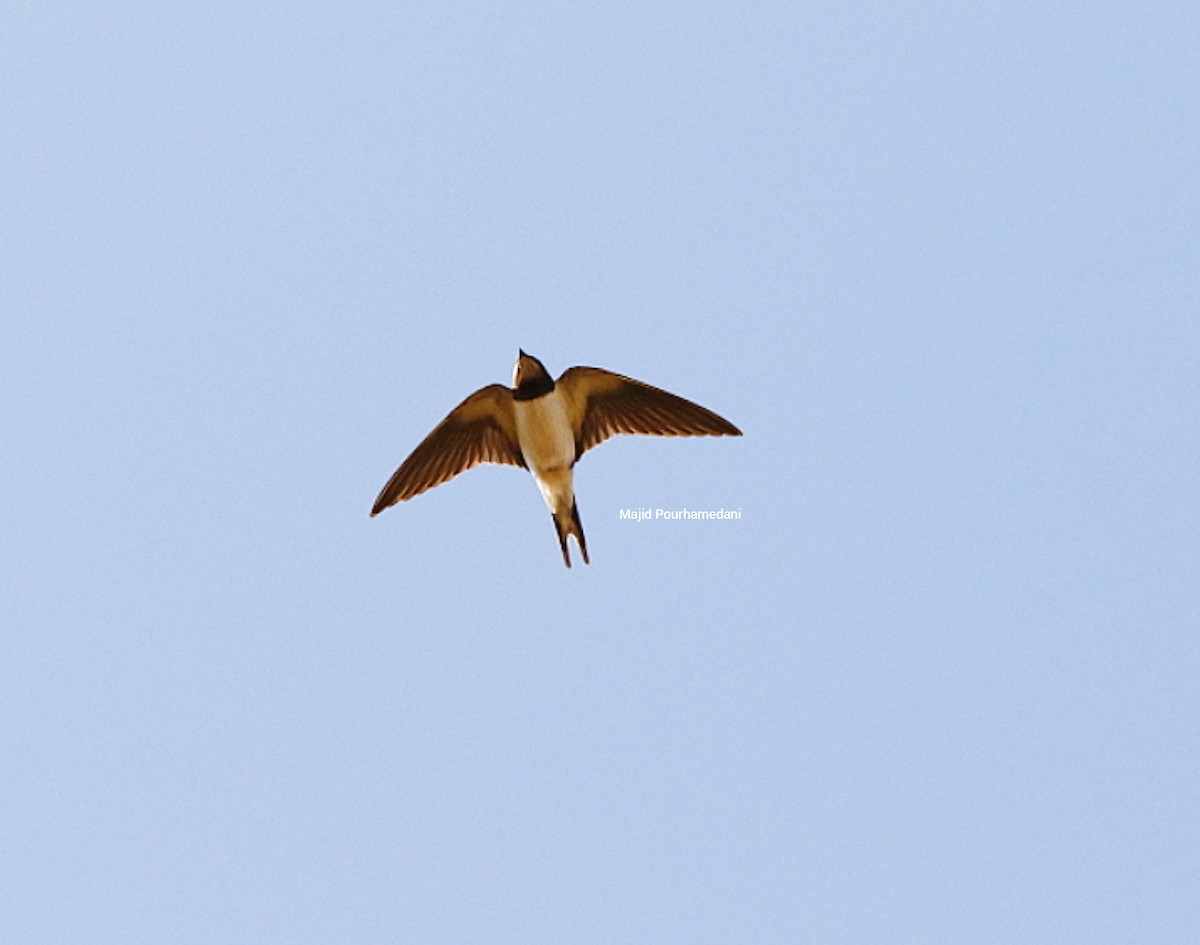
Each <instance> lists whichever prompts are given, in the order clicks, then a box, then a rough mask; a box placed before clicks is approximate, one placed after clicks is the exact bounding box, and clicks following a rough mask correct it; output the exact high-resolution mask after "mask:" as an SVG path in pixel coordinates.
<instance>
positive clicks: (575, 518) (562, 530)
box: [550, 502, 591, 568]
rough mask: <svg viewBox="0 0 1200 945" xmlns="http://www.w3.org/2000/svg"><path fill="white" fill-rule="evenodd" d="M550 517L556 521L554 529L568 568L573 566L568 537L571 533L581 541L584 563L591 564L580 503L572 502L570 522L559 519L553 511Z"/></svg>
mask: <svg viewBox="0 0 1200 945" xmlns="http://www.w3.org/2000/svg"><path fill="white" fill-rule="evenodd" d="M550 518H551V520H552V521H553V522H554V531H555V533H556V534H557V535H558V545H559V547H560V548H562V556H563V564H565V565H566V566H567V567H568V568H569V567H570V566H571V552H570V551H568V550H567V538H568V537H569V536H571V535H574V536H575V540H576V541H577V542H579V550H580V551H581V552H583V563H584V564H590V563H591V562H589V561H588V553H587V541H586V540H585V539H584V537H583V524H582V523H581V522H580V521H579V505H578V504H577V503H575V502H572V503H571V520H570V521H569V522H568V521H565V520H561V519H559V517H558V516H557V515H555V514H553V513H551V514H550Z"/></svg>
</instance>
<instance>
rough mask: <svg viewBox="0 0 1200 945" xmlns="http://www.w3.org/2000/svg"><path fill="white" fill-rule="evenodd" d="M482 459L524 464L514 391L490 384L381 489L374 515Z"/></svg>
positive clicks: (427, 439) (458, 409)
mask: <svg viewBox="0 0 1200 945" xmlns="http://www.w3.org/2000/svg"><path fill="white" fill-rule="evenodd" d="M480 463H504V464H507V465H510V466H520V467H522V468H524V467H525V459H524V458H523V457H522V456H521V447H520V446H519V445H518V443H517V424H516V420H515V419H514V416H513V400H512V391H511V390H509V389H508V388H507V387H505V386H504V385H502V384H489V385H488V386H487V387H484V388H482V389H481V390H477V391H475V393H473V394H472V395H471V396H470V397H468V398H467V399H466V400H464V401H463V402H462V403H461V404H459V405H458V406H457V407H455V408H454V409H453V410H452V411H450V414H449V416H447V417H446V419H445V420H443V421H442V422H441V423H439V424H438V425H437V426H436V427H435V428H434V430H433V432H432V433H430V434H429V436H427V437H425V439H424V440H422V441H421V444H420V445H419V446H418V447H417V448H416V449H415V450H413V451H412V455H411V456H409V457H408V459H406V460H405V461H404V462H403V463H402V464H401V466H400V468H399V469H397V470H396V472H395V474H394V475H393V476H392V478H391V479H389V480H388V484H387V485H386V486H384V487H383V491H382V492H380V493H379V498H378V499H376V500H375V506H374V507H373V508H372V509H371V514H372V515H378V514H379V513H380V512H382V511H383V510H384V509H386V508H388V506H391V505H395V504H396V503H397V502H402V501H404V500H405V499H411V498H412V497H413V496H415V495H420V494H421V493H422V492H424V491H425V490H426V489H432V488H433V487H434V486H440V485H441V484H442V483H443V482H447V481H449V480H450V479H453V478H454V477H455V476H457V475H458V474H459V473H461V472H466V471H467V470H468V469H470V468H471V467H473V466H478V465H479V464H480Z"/></svg>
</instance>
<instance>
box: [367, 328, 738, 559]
mask: <svg viewBox="0 0 1200 945" xmlns="http://www.w3.org/2000/svg"><path fill="white" fill-rule="evenodd" d="M618 433H642V434H648V435H650V436H741V435H742V431H741V430H739V429H738V428H737V427H735V426H734V425H733V424H732V423H730V422H729V421H728V420H726V419H725V418H723V417H719V416H717V415H716V414H715V413H713V412H712V411H711V410H706V409H705V408H703V407H701V406H699V405H698V404H694V403H692V402H691V401H690V400H684V399H683V398H682V397H677V396H676V395H675V394H668V393H667V392H666V391H665V390H659V389H658V388H657V387H651V386H650V385H649V384H643V383H642V382H641V381H635V380H634V379H633V378H630V377H624V376H622V375H620V374H613V373H612V372H611V371H603V370H601V369H600V368H592V367H573V368H570V369H568V370H566V371H564V372H563V374H562V376H561V377H559V379H558V380H557V381H556V380H554V379H552V378H551V377H550V374H549V373H548V372H547V371H546V368H545V366H544V365H543V364H542V362H541V361H539V360H538V359H537V358H535V357H533V355H529V354H526V353H525V352H524V351H519V352H518V354H517V363H516V365H515V367H514V368H513V386H512V388H511V389H509V388H507V387H505V386H504V385H503V384H489V385H488V386H487V387H484V388H481V389H480V390H477V391H475V393H473V394H472V395H471V396H470V397H468V398H467V399H466V400H464V401H463V402H462V403H461V404H459V405H458V406H457V407H455V408H454V409H453V410H452V411H450V415H449V416H447V417H446V419H445V420H443V421H442V422H441V423H439V424H438V425H437V426H436V427H435V428H434V430H433V432H432V433H430V434H429V436H427V437H425V439H424V440H422V441H421V444H420V445H419V446H418V447H417V448H416V449H415V450H413V451H412V455H410V456H409V457H408V459H406V460H405V461H404V462H403V464H402V465H401V466H400V468H399V469H397V470H396V472H395V474H394V475H393V476H392V478H391V479H389V480H388V483H387V485H386V486H384V487H383V491H382V492H380V493H379V498H378V499H376V500H375V506H374V507H373V508H372V509H371V515H372V516H375V515H378V514H379V513H380V512H382V511H383V510H384V509H386V508H388V507H389V506H392V505H395V504H396V503H397V502H403V501H404V500H406V499H411V498H412V497H413V496H416V495H420V494H421V493H422V492H424V491H425V490H427V489H432V488H433V487H434V486H440V485H441V484H442V483H443V482H448V481H449V480H451V479H453V478H454V477H455V476H457V475H458V474H459V473H461V472H466V471H467V470H468V469H471V468H472V467H473V466H478V465H479V464H480V463H502V464H507V465H509V466H520V467H521V468H522V469H528V470H529V471H530V472H531V473H533V478H534V479H535V480H536V481H537V484H538V488H539V489H540V490H541V492H542V498H544V499H545V500H546V505H548V506H549V507H550V517H551V518H552V519H553V520H554V530H555V532H556V534H557V535H558V543H559V545H560V546H561V548H562V556H563V564H565V565H566V566H567V567H568V568H569V567H570V566H571V554H570V552H569V551H568V550H567V538H568V537H569V536H571V535H574V536H575V541H576V542H577V543H578V545H579V550H580V552H581V553H582V554H583V563H584V564H587V563H588V553H587V542H586V541H585V539H584V537H583V525H582V524H581V523H580V521H579V507H578V506H577V505H576V503H575V489H574V484H573V479H574V470H575V463H577V462H578V461H579V458H580V457H581V456H582V455H583V454H584V453H586V452H587V451H588V450H590V449H591V448H592V447H593V446H598V445H599V444H601V443H603V442H604V441H605V440H607V439H608V438H609V437H610V436H615V435H616V434H618Z"/></svg>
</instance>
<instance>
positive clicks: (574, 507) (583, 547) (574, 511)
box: [571, 501, 591, 564]
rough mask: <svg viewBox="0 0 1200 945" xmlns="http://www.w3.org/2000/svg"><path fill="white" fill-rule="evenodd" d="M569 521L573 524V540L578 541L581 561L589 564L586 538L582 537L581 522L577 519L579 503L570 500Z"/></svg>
mask: <svg viewBox="0 0 1200 945" xmlns="http://www.w3.org/2000/svg"><path fill="white" fill-rule="evenodd" d="M571 522H572V524H573V525H574V526H575V540H576V541H578V542H579V550H580V551H581V552H583V563H584V564H591V562H590V561H588V556H587V539H586V538H584V537H583V522H581V521H579V503H578V502H575V501H572V502H571Z"/></svg>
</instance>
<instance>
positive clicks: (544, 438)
mask: <svg viewBox="0 0 1200 945" xmlns="http://www.w3.org/2000/svg"><path fill="white" fill-rule="evenodd" d="M513 411H514V414H515V417H516V422H517V439H519V440H520V441H521V453H522V454H523V455H524V457H525V464H526V465H527V466H528V467H529V468H530V469H532V470H538V469H558V468H561V467H563V466H570V465H571V464H572V463H573V462H575V434H574V433H573V432H572V430H571V421H570V420H569V419H568V417H567V409H566V405H565V404H564V403H563V400H562V395H561V394H560V393H559V392H558V391H557V390H554V391H551V392H550V393H549V394H546V395H545V396H544V397H538V398H537V399H535V400H518V401H515V402H514V403H513Z"/></svg>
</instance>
